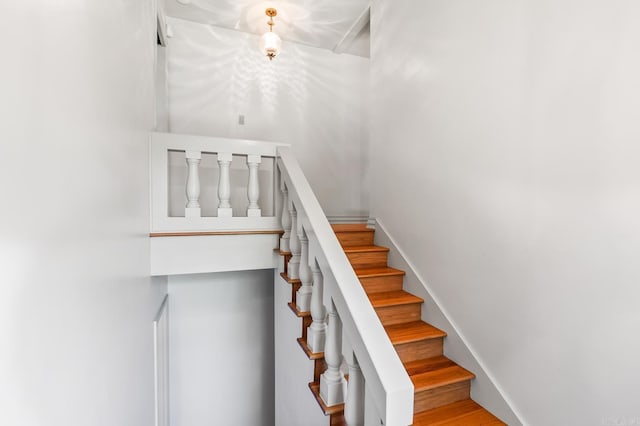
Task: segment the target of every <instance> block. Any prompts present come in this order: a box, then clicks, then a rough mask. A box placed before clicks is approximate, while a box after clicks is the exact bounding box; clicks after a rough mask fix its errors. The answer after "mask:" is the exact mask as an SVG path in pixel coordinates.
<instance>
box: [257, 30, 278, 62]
mask: <svg viewBox="0 0 640 426" xmlns="http://www.w3.org/2000/svg"><path fill="white" fill-rule="evenodd" d="M281 47H282V39H280V37H279V36H278V34H276V33H274V32H271V31H269V32H266V33H264V34H263V35H262V37H261V38H260V50H261V51H262V52H263V53H264V54H265V55H267V57H268V58H269V60H272V59H273V58H275V57H276V55H277V54H278V53H280V48H281Z"/></svg>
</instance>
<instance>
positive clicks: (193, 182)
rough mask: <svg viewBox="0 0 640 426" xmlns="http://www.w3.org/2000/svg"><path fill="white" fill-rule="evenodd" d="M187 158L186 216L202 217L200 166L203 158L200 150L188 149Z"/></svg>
mask: <svg viewBox="0 0 640 426" xmlns="http://www.w3.org/2000/svg"><path fill="white" fill-rule="evenodd" d="M185 157H186V159H187V168H188V174H187V188H186V193H187V205H186V207H185V209H184V216H185V217H200V201H199V198H200V173H199V169H198V167H199V166H200V160H201V159H202V152H200V151H186V152H185Z"/></svg>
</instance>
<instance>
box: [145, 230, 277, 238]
mask: <svg viewBox="0 0 640 426" xmlns="http://www.w3.org/2000/svg"><path fill="white" fill-rule="evenodd" d="M283 233H284V231H283V230H281V229H265V230H254V231H204V232H151V233H150V234H149V236H150V237H152V238H154V237H202V236H210V235H271V234H274V235H275V234H283Z"/></svg>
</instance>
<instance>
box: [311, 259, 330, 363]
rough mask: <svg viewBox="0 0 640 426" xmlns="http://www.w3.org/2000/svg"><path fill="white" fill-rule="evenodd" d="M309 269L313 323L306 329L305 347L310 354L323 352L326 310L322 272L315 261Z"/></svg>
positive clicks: (325, 335) (325, 336)
mask: <svg viewBox="0 0 640 426" xmlns="http://www.w3.org/2000/svg"><path fill="white" fill-rule="evenodd" d="M312 264H313V266H312V268H311V271H312V274H313V287H312V288H313V292H312V293H311V319H312V320H313V322H312V323H311V325H310V326H309V327H308V328H307V345H308V346H309V348H310V349H311V352H314V353H319V352H324V345H325V341H326V338H327V324H326V317H327V310H326V308H325V307H324V305H323V304H322V297H323V294H322V293H323V286H324V283H323V282H322V271H320V267H319V266H318V262H316V261H315V260H314V261H313V262H312Z"/></svg>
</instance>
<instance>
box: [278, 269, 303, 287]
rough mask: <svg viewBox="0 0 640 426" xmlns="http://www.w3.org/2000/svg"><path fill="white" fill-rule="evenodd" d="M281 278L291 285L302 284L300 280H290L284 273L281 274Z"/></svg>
mask: <svg viewBox="0 0 640 426" xmlns="http://www.w3.org/2000/svg"><path fill="white" fill-rule="evenodd" d="M280 276H281V277H282V278H284V280H285V281H286V282H288V283H289V284H300V283H301V281H300V278H289V277H288V276H287V274H285V273H284V272H280Z"/></svg>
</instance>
